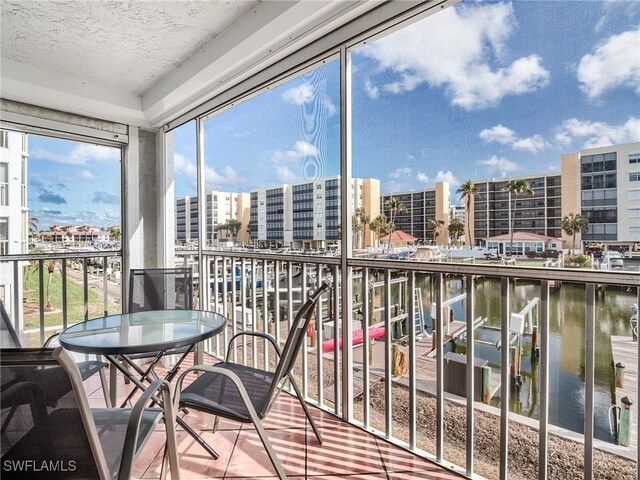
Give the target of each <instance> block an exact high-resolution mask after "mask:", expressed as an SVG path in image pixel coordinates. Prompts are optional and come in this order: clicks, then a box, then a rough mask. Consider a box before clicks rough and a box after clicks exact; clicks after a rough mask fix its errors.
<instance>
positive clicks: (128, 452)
mask: <svg viewBox="0 0 640 480" xmlns="http://www.w3.org/2000/svg"><path fill="white" fill-rule="evenodd" d="M157 390H160V391H161V393H162V401H163V404H164V405H163V411H164V415H165V418H171V419H172V421H173V422H175V415H174V414H173V404H172V403H171V386H170V385H169V382H167V381H166V380H156V381H154V382H153V383H152V384H151V385H149V388H147V389H146V390H145V391H144V392H143V393H142V395H141V396H140V398H139V399H138V400H137V401H136V403H135V405H134V406H133V408H132V409H131V416H130V417H129V422H128V424H127V433H126V435H125V438H124V447H123V449H122V461H121V462H120V471H119V472H118V478H122V479H125V478H131V470H132V468H133V461H134V459H135V453H136V445H137V444H138V434H139V432H140V421H141V420H142V414H143V413H144V410H145V405H146V404H147V402H149V400H151V399H152V397H153V395H154V394H155V392H156V391H157ZM174 434H175V432H174ZM171 473H172V475H173V472H171Z"/></svg>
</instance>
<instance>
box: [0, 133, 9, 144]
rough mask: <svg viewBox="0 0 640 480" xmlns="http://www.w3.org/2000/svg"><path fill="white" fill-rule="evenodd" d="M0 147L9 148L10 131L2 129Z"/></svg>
mask: <svg viewBox="0 0 640 480" xmlns="http://www.w3.org/2000/svg"><path fill="white" fill-rule="evenodd" d="M0 148H9V132H7V131H6V130H0Z"/></svg>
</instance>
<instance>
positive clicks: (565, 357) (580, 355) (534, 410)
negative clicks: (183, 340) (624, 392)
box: [418, 277, 636, 442]
mask: <svg viewBox="0 0 640 480" xmlns="http://www.w3.org/2000/svg"><path fill="white" fill-rule="evenodd" d="M418 285H419V286H421V287H422V296H423V302H424V306H425V311H426V314H425V317H426V318H425V322H426V323H427V324H428V325H429V326H430V324H431V318H430V316H429V310H430V305H431V302H432V298H433V297H432V292H431V291H430V288H429V287H430V286H429V280H428V278H427V277H424V278H422V279H420V280H419V282H418ZM460 293H464V288H463V285H462V282H461V281H460V280H451V281H449V282H448V283H447V285H446V288H445V298H451V297H453V296H455V295H457V294H460ZM534 297H540V287H539V285H537V284H535V283H533V282H526V281H520V280H519V281H518V282H517V284H516V286H515V288H514V289H512V291H511V310H512V311H513V312H519V311H520V310H521V309H522V308H524V307H525V305H526V304H527V303H528V302H529V301H530V300H531V299H533V298H534ZM635 298H636V294H635V289H630V290H629V291H627V290H620V289H608V290H607V293H606V296H605V298H604V299H603V298H602V297H601V296H598V297H597V298H596V323H595V331H596V336H595V344H596V347H595V348H596V350H595V362H596V363H595V388H596V390H595V437H596V438H599V439H602V440H606V441H609V442H613V441H614V439H613V438H612V436H611V434H610V433H609V421H608V411H609V407H610V406H611V405H612V403H613V401H614V399H615V397H614V388H615V384H614V373H613V368H612V354H611V340H610V336H611V335H629V336H630V335H631V326H630V324H629V318H630V317H631V313H632V307H631V306H632V304H633V303H634V302H635ZM584 299H585V293H584V286H582V285H575V284H569V283H564V284H563V285H562V287H561V288H560V289H559V290H558V291H554V289H552V292H551V298H550V308H549V310H550V329H549V332H550V335H549V336H550V338H549V340H550V345H549V355H550V358H549V362H550V363H549V421H550V423H552V424H554V425H557V426H559V427H563V428H566V429H569V430H573V431H575V432H579V433H583V431H584V428H583V425H584V424H583V418H584V355H585V346H584V345H585V328H584V327H585V325H584V317H585V300H584ZM453 310H454V312H455V318H456V319H457V320H464V318H465V317H464V302H459V303H457V304H455V305H454V307H453ZM475 310H476V312H475V317H476V318H477V317H478V316H482V317H487V318H488V322H487V325H488V326H493V327H497V328H499V327H500V280H499V279H485V280H479V281H478V282H477V284H476V309H475ZM475 338H476V339H481V340H485V341H489V342H492V343H495V342H496V341H497V340H498V339H499V338H500V332H499V331H496V330H492V329H487V328H481V329H478V330H476V333H475ZM476 356H477V357H480V358H484V359H486V360H488V361H489V364H490V366H491V367H492V369H494V371H499V370H500V351H499V350H497V349H496V348H495V347H494V346H493V345H492V346H488V345H481V344H476ZM537 364H538V362H537V361H536V360H533V362H532V358H531V337H525V338H524V341H523V359H522V375H523V377H524V383H523V385H522V387H521V388H520V390H519V392H518V391H513V393H512V398H511V400H510V411H512V412H516V413H519V414H521V415H524V416H527V417H531V418H538V406H539V403H538V399H539V392H538V373H537ZM499 394H500V392H498V394H497V396H496V397H494V399H493V401H492V404H493V405H496V406H497V405H499V404H500V397H499Z"/></svg>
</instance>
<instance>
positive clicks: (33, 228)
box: [29, 217, 38, 237]
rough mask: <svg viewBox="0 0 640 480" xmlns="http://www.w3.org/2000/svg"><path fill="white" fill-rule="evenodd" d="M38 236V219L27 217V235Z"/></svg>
mask: <svg viewBox="0 0 640 480" xmlns="http://www.w3.org/2000/svg"><path fill="white" fill-rule="evenodd" d="M37 234H38V219H37V218H36V217H29V235H30V236H31V237H35V236H36V235H37Z"/></svg>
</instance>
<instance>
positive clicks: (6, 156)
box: [0, 130, 29, 318]
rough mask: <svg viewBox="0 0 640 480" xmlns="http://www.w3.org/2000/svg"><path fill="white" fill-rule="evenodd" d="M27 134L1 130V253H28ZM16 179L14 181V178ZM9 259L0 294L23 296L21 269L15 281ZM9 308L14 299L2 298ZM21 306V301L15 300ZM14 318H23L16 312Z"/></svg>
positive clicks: (0, 274) (0, 273) (1, 269)
mask: <svg viewBox="0 0 640 480" xmlns="http://www.w3.org/2000/svg"><path fill="white" fill-rule="evenodd" d="M28 158H29V153H28V148H27V135H26V134H23V133H18V132H10V131H7V130H0V255H12V254H21V253H27V248H28V239H29V235H28V232H29V208H28V205H27V161H28ZM16 179H17V181H16ZM13 274H14V272H13V268H12V265H11V264H10V263H6V264H4V265H2V266H0V298H2V299H3V300H7V299H8V298H11V297H10V296H12V295H16V298H22V293H21V292H15V291H13V290H12V289H13V288H20V289H21V288H22V269H21V268H20V269H18V277H19V278H18V282H17V283H14V278H13ZM4 303H5V306H7V308H10V307H9V306H10V305H12V304H13V303H14V302H7V301H5V302H4ZM17 303H18V305H19V306H18V308H22V302H17ZM17 318H22V312H18V316H17Z"/></svg>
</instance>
